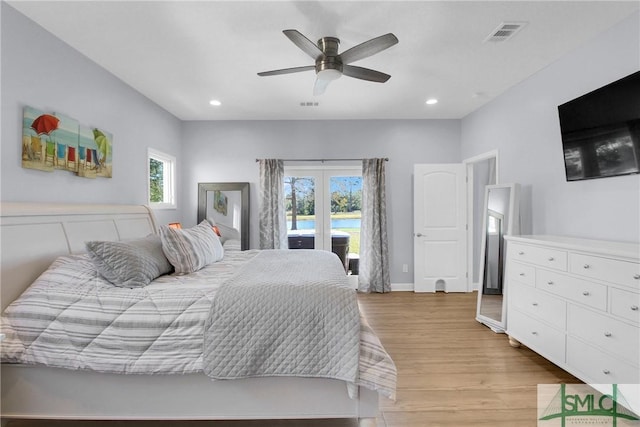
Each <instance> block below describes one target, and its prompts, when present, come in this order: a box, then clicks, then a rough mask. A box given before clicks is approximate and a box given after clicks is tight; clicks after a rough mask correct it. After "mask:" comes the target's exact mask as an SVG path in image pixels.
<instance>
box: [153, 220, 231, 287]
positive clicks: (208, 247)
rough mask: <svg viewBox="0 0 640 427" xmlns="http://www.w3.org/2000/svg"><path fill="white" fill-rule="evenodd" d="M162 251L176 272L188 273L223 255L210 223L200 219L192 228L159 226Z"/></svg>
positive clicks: (220, 244)
mask: <svg viewBox="0 0 640 427" xmlns="http://www.w3.org/2000/svg"><path fill="white" fill-rule="evenodd" d="M160 238H161V240H162V251H163V252H164V254H165V256H166V257H167V259H168V260H169V262H170V263H171V264H172V265H173V267H174V268H175V270H176V273H177V274H188V273H193V272H194V271H198V270H200V269H201V268H202V267H204V266H206V265H208V264H211V263H213V262H216V261H220V260H221V259H222V258H223V257H224V249H223V248H222V243H220V239H219V238H218V235H217V234H216V233H215V231H213V228H211V224H209V222H207V221H202V222H201V223H200V224H198V225H196V226H195V227H192V228H185V229H180V228H169V227H168V226H166V225H165V226H162V227H160Z"/></svg>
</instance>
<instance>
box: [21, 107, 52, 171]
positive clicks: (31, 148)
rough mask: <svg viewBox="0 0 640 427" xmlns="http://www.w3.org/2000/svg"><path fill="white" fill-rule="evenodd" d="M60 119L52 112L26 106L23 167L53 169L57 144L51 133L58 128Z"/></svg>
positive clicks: (24, 110)
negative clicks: (48, 112)
mask: <svg viewBox="0 0 640 427" xmlns="http://www.w3.org/2000/svg"><path fill="white" fill-rule="evenodd" d="M59 121H60V120H59V119H58V118H57V117H55V116H52V115H51V114H45V113H44V112H42V111H40V110H37V109H35V108H33V107H28V106H27V107H24V109H23V119H22V167H23V168H28V169H38V170H42V171H46V172H52V171H53V164H54V156H55V145H54V141H53V139H52V137H51V133H52V132H54V131H55V130H56V129H57V128H58V123H59ZM45 138H46V139H45ZM48 160H49V161H48Z"/></svg>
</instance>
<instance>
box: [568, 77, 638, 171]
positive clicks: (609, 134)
mask: <svg viewBox="0 0 640 427" xmlns="http://www.w3.org/2000/svg"><path fill="white" fill-rule="evenodd" d="M558 114H559V116H560V130H561V132H562V148H563V150H564V164H565V170H566V175H567V181H578V180H582V179H592V178H602V177H609V176H618V175H628V174H637V173H640V71H638V72H636V73H633V74H631V75H629V76H627V77H624V78H622V79H620V80H616V81H615V82H613V83H610V84H608V85H606V86H603V87H601V88H599V89H596V90H594V91H593V92H589V93H587V94H585V95H583V96H581V97H579V98H576V99H574V100H572V101H569V102H567V103H565V104H562V105H560V106H558Z"/></svg>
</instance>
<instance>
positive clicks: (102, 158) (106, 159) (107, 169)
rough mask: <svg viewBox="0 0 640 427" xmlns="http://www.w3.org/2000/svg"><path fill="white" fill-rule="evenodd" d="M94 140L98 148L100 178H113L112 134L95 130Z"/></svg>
mask: <svg viewBox="0 0 640 427" xmlns="http://www.w3.org/2000/svg"><path fill="white" fill-rule="evenodd" d="M93 139H94V141H95V142H96V146H97V155H98V159H97V161H98V162H97V163H98V176H102V177H105V178H111V176H112V166H111V157H112V156H111V154H112V143H111V141H112V140H113V139H112V136H111V134H110V133H108V132H105V131H104V130H100V129H96V128H94V129H93Z"/></svg>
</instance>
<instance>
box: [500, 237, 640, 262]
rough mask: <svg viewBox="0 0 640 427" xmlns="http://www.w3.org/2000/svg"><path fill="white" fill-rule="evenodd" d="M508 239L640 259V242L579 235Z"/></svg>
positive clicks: (508, 238) (509, 238)
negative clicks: (583, 237) (579, 236)
mask: <svg viewBox="0 0 640 427" xmlns="http://www.w3.org/2000/svg"><path fill="white" fill-rule="evenodd" d="M504 238H505V239H506V240H509V241H513V242H520V243H529V244H536V245H544V246H549V247H554V248H559V249H567V250H574V251H581V252H590V253H595V254H600V255H609V256H616V257H625V258H630V259H632V260H636V261H638V260H640V243H628V242H615V241H610V240H590V239H580V238H577V237H566V236H550V235H529V236H505V237H504Z"/></svg>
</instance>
